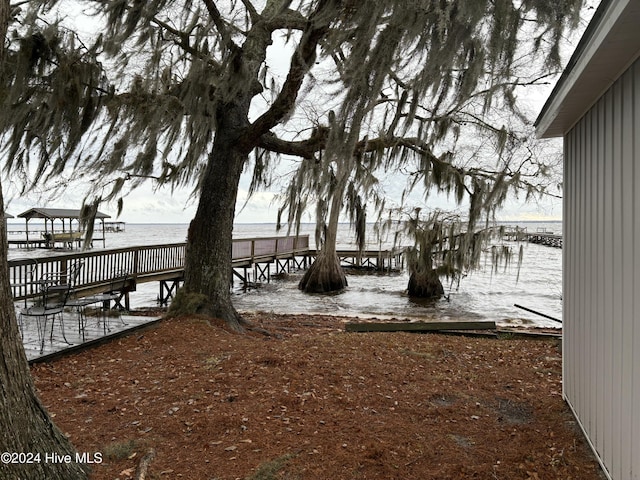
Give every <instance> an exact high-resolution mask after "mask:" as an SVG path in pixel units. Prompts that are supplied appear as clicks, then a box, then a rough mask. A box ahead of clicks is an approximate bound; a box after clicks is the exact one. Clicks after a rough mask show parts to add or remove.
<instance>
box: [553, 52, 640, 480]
mask: <svg viewBox="0 0 640 480" xmlns="http://www.w3.org/2000/svg"><path fill="white" fill-rule="evenodd" d="M564 148H565V165H564V168H565V174H564V178H565V192H564V195H565V202H564V221H565V225H564V227H563V231H564V235H565V241H564V264H563V265H564V279H563V283H564V292H563V302H564V307H563V311H564V319H563V321H564V325H563V333H564V335H563V338H564V345H563V359H564V363H563V369H564V385H563V393H564V397H565V399H566V400H567V402H568V403H569V405H570V406H571V408H572V410H573V411H574V413H575V415H576V418H577V419H578V421H579V422H580V424H581V426H582V428H583V430H584V431H585V433H586V435H587V437H588V439H589V441H590V442H591V444H592V446H593V448H594V450H595V451H596V453H597V455H598V456H599V459H600V461H601V463H602V465H603V467H604V469H605V470H606V471H607V473H608V475H609V476H610V477H611V478H613V479H616V480H618V479H620V480H628V479H632V480H640V455H638V454H637V452H640V368H639V366H640V250H639V248H640V218H639V217H640V61H636V62H635V63H634V64H633V65H632V66H631V67H630V68H629V69H628V70H627V71H626V72H625V73H624V74H623V75H622V76H621V77H620V78H619V79H618V80H617V81H616V82H615V83H614V84H613V85H612V86H611V88H610V89H609V90H608V91H607V92H606V93H604V95H603V96H602V97H601V98H600V99H599V100H598V102H596V104H595V105H594V106H593V107H592V108H591V109H590V110H589V111H588V112H587V113H586V114H585V116H584V117H583V118H582V119H581V120H580V121H579V122H578V123H577V124H576V125H575V126H574V127H573V128H572V129H571V131H570V132H569V133H567V135H566V136H565V145H564Z"/></svg>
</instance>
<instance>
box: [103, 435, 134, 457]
mask: <svg viewBox="0 0 640 480" xmlns="http://www.w3.org/2000/svg"><path fill="white" fill-rule="evenodd" d="M138 446H139V445H138V442H137V441H135V440H126V441H122V442H113V443H110V444H109V445H106V446H105V447H104V448H103V449H102V454H103V455H104V457H105V458H108V459H110V460H125V459H127V458H129V457H130V456H131V455H133V453H134V452H135V451H136V449H137V448H138Z"/></svg>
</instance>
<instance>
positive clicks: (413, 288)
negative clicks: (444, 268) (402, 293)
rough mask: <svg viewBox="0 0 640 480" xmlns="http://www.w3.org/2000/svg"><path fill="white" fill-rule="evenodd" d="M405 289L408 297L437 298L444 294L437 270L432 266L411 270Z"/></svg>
mask: <svg viewBox="0 0 640 480" xmlns="http://www.w3.org/2000/svg"><path fill="white" fill-rule="evenodd" d="M407 290H408V293H409V296H410V297H417V298H434V299H437V298H440V297H441V296H442V295H444V287H443V286H442V282H441V281H440V277H439V276H438V272H437V271H436V270H434V269H433V268H427V269H423V270H418V271H415V272H412V273H411V276H410V277H409V286H408V288H407Z"/></svg>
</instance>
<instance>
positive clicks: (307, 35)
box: [247, 0, 335, 138]
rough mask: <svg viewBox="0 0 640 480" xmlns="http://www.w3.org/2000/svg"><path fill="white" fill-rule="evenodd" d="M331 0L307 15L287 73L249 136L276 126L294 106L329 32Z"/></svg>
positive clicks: (322, 2) (252, 125)
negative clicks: (271, 102) (318, 48)
mask: <svg viewBox="0 0 640 480" xmlns="http://www.w3.org/2000/svg"><path fill="white" fill-rule="evenodd" d="M334 3H335V2H334V0H322V1H320V2H319V4H318V7H317V8H316V10H315V12H314V13H313V14H312V15H311V16H310V17H309V20H308V22H307V25H306V27H305V30H304V31H303V34H302V38H301V39H300V43H299V44H298V47H297V48H296V51H295V52H294V54H293V57H292V58H291V66H290V68H289V74H288V75H287V79H286V80H285V82H284V84H283V86H282V89H281V90H280V93H279V94H278V97H277V98H276V99H275V101H274V102H273V104H272V105H271V107H270V108H269V109H268V110H267V111H266V112H265V113H263V114H262V115H261V116H260V117H258V118H257V119H256V120H255V121H254V122H253V124H251V125H250V127H249V132H247V133H248V136H249V138H251V137H253V138H255V137H260V136H262V135H263V134H265V133H267V132H268V131H269V130H271V129H272V128H273V127H275V126H276V125H277V124H278V123H280V121H281V120H282V119H283V118H284V117H285V116H286V115H287V114H288V113H289V112H290V111H291V110H292V109H293V107H294V106H295V103H296V100H297V98H298V92H299V91H300V87H301V86H302V82H303V80H304V78H305V76H306V74H307V72H309V70H310V69H311V66H312V65H313V63H314V62H315V59H316V49H317V47H318V45H319V43H320V41H321V40H322V39H323V38H324V36H325V35H326V34H327V32H328V31H329V23H330V20H331V19H332V18H333V16H332V15H331V11H332V10H333V9H334V7H335V5H334Z"/></svg>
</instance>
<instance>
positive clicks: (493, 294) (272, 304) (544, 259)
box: [9, 222, 562, 327]
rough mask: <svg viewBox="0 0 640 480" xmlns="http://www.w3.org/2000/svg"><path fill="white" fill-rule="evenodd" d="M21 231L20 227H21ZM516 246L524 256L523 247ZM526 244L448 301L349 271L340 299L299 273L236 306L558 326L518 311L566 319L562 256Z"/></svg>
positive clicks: (402, 277) (345, 242)
mask: <svg viewBox="0 0 640 480" xmlns="http://www.w3.org/2000/svg"><path fill="white" fill-rule="evenodd" d="M511 225H515V223H511ZM518 225H519V226H521V227H526V228H527V230H528V231H530V232H531V231H533V232H535V231H537V230H538V229H546V231H552V232H554V233H561V228H562V224H561V223H560V222H552V223H533V222H531V223H529V222H521V223H519V224H518ZM20 226H21V225H16V227H18V228H19V227H20ZM187 227H188V225H186V224H127V225H126V231H125V232H118V233H107V234H106V247H107V248H118V247H126V246H134V245H153V244H162V243H174V242H183V241H185V239H186V234H187ZM313 228H314V227H313V225H303V227H302V230H301V233H302V234H307V233H308V234H309V235H310V241H311V243H312V245H313V243H314V241H313V239H314V233H313ZM285 233H286V232H283V233H281V234H280V235H284V234H285ZM273 235H277V233H276V231H275V226H274V225H273V224H240V225H236V227H235V230H234V237H235V238H243V237H244V238H247V237H263V236H273ZM9 238H10V239H12V238H18V237H14V236H10V237H9ZM352 238H353V233H352V232H351V231H350V229H349V227H348V225H342V226H341V229H340V232H339V244H340V245H341V246H343V247H347V246H349V245H350V244H351V242H352ZM370 238H373V235H370ZM387 243H388V242H387ZM512 245H513V247H514V249H515V251H516V252H517V249H518V248H519V246H518V244H515V243H512ZM523 245H524V259H523V263H522V266H521V268H520V274H519V279H518V272H517V268H516V266H515V265H514V266H513V267H511V268H509V269H508V270H507V271H502V270H501V271H500V273H498V274H495V273H493V274H492V268H491V266H490V265H486V267H484V268H483V269H481V270H479V271H475V272H472V273H471V274H469V276H467V277H465V278H464V279H463V280H462V281H461V282H460V285H459V288H455V286H453V287H452V288H449V286H447V285H445V290H446V293H447V295H448V300H446V299H443V300H440V301H438V302H435V303H434V302H416V301H413V300H411V299H410V298H409V297H408V296H407V295H406V294H405V292H404V291H405V289H406V286H407V283H408V275H407V273H406V272H402V273H396V274H391V275H376V274H349V273H348V274H347V278H348V281H349V286H348V287H347V289H346V290H345V291H344V292H342V293H339V294H335V295H310V294H304V293H302V292H300V291H299V290H298V289H297V283H298V280H299V279H300V277H301V273H293V274H291V275H290V276H289V277H288V278H287V279H284V280H272V282H271V283H268V284H266V283H265V284H263V285H262V286H261V287H260V288H257V289H252V290H249V291H247V292H243V291H235V292H234V302H235V305H236V308H238V309H239V310H240V311H256V310H261V311H269V312H270V311H273V312H276V313H332V314H339V315H354V316H361V317H364V316H377V317H396V318H407V317H408V318H422V319H433V320H453V319H462V318H467V319H471V318H475V319H488V320H495V321H496V322H498V323H499V324H501V325H529V326H545V327H558V326H559V324H558V323H556V322H553V321H550V320H546V319H544V318H543V317H539V316H537V315H534V314H531V313H528V312H526V311H524V310H521V309H519V308H516V307H514V304H515V303H517V304H520V305H523V306H525V307H528V308H531V309H534V310H536V311H539V312H542V313H545V314H548V315H551V316H553V317H555V318H562V301H561V295H562V251H561V250H560V249H555V248H550V247H544V246H539V245H534V244H523ZM377 247H378V243H377V242H372V243H371V244H370V245H369V246H368V248H371V249H375V248H377ZM48 254H51V252H50V251H46V250H32V251H25V250H18V249H14V248H12V249H10V250H9V258H19V257H29V256H40V255H48ZM157 296H158V285H157V284H155V283H154V284H143V285H140V286H139V289H138V291H137V292H135V293H133V294H132V297H131V299H132V305H133V306H134V307H141V306H149V305H153V304H155V301H156V298H157Z"/></svg>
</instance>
